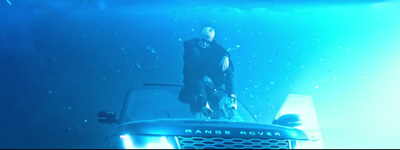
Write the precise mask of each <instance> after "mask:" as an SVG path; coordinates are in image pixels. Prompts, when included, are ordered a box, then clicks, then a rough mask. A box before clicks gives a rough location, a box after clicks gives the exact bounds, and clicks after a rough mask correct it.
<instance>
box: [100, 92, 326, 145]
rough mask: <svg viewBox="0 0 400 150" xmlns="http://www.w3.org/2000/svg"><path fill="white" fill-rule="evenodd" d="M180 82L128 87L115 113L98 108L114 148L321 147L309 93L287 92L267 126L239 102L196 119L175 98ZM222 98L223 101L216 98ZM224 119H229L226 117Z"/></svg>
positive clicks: (109, 142)
mask: <svg viewBox="0 0 400 150" xmlns="http://www.w3.org/2000/svg"><path fill="white" fill-rule="evenodd" d="M180 88H181V87H179V86H173V85H172V86H171V85H162V84H154V85H153V84H144V85H143V86H142V87H137V88H133V89H130V90H129V91H128V92H127V95H126V99H125V101H124V103H123V104H122V108H121V110H120V113H119V114H118V115H117V114H116V113H114V112H112V111H100V112H99V113H98V114H97V116H98V117H99V118H98V121H99V122H102V123H109V124H113V123H116V124H117V126H116V128H115V131H113V134H111V135H109V136H108V137H106V138H105V139H106V142H107V143H108V144H107V145H108V147H105V148H113V149H135V148H138V149H297V148H307V149H309V148H318V149H320V148H323V143H322V138H321V133H320V131H319V128H318V123H317V118H316V113H315V109H314V106H313V103H312V99H311V97H310V96H305V95H294V94H289V95H288V96H287V98H286V100H285V102H284V103H283V104H282V106H281V107H280V110H279V113H278V114H277V115H276V118H275V120H274V121H273V122H271V123H270V124H264V123H259V122H257V120H256V118H255V117H254V116H253V115H252V114H251V113H250V111H249V110H248V109H247V108H246V107H245V106H244V105H243V104H242V103H241V102H240V101H239V102H238V110H235V111H233V110H229V109H225V107H223V106H224V105H223V103H220V106H221V107H220V111H221V112H224V113H225V114H231V115H230V117H227V116H225V117H220V118H219V119H205V118H198V117H196V116H195V115H193V114H192V113H191V112H190V110H189V108H188V107H189V105H187V104H183V103H182V102H180V101H179V100H178V94H179V91H180ZM221 101H223V100H221ZM228 118H229V119H228Z"/></svg>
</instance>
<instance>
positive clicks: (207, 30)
mask: <svg viewBox="0 0 400 150" xmlns="http://www.w3.org/2000/svg"><path fill="white" fill-rule="evenodd" d="M214 36H215V30H214V29H213V28H211V27H204V28H203V30H201V38H203V39H205V40H207V41H210V42H211V41H212V40H213V39H214Z"/></svg>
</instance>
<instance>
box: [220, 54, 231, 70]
mask: <svg viewBox="0 0 400 150" xmlns="http://www.w3.org/2000/svg"><path fill="white" fill-rule="evenodd" d="M219 66H221V67H222V71H225V70H226V69H228V68H229V58H228V56H224V57H223V58H222V60H221V62H220V63H219Z"/></svg>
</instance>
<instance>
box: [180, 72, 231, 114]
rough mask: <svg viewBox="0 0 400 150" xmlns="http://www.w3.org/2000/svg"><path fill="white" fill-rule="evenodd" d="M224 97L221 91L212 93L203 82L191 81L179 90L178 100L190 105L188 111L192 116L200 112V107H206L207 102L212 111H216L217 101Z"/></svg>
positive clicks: (217, 108) (217, 107)
mask: <svg viewBox="0 0 400 150" xmlns="http://www.w3.org/2000/svg"><path fill="white" fill-rule="evenodd" d="M217 89H218V88H217ZM224 95H225V92H223V90H217V91H214V90H213V89H211V88H210V87H208V86H207V85H206V83H204V82H203V80H192V82H191V83H190V84H187V85H185V86H184V87H183V88H182V89H181V91H180V93H179V100H180V101H181V102H183V103H185V104H190V110H191V112H192V113H193V114H194V113H196V112H200V111H202V107H204V106H206V104H207V102H208V104H209V106H210V108H211V109H212V110H214V111H218V110H219V101H220V100H221V99H222V97H223V96H224Z"/></svg>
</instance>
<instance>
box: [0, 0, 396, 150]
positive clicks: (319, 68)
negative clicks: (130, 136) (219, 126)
mask: <svg viewBox="0 0 400 150" xmlns="http://www.w3.org/2000/svg"><path fill="white" fill-rule="evenodd" d="M11 4H12V5H11ZM399 18H400V5H399V2H398V1H377V0H376V1H359V2H357V1H355V2H353V1H352V2H349V1H346V2H345V1H339V0H337V1H331V2H319V1H312V0H309V1H304V2H292V1H281V2H277V1H275V2H274V1H269V2H265V1H251V2H247V3H246V2H241V1H223V2H220V3H216V2H206V3H202V2H198V1H193V2H182V1H179V0H177V1H173V2H172V4H170V3H168V1H163V0H158V1H157V0H155V1H147V2H146V1H119V2H112V1H107V0H81V1H78V0H76V1H61V0H59V1H51V0H48V1H41V2H38V1H28V0H26V1H22V0H21V1H13V0H9V1H7V0H4V1H3V2H0V70H1V72H0V85H1V86H0V99H1V102H2V104H1V105H0V117H1V119H2V121H1V123H0V148H102V146H104V137H105V136H106V135H108V133H109V130H111V129H112V127H113V126H112V125H107V124H100V123H98V122H97V121H96V114H97V112H98V111H100V110H104V109H106V110H114V111H117V110H119V108H120V105H121V102H122V101H123V98H124V96H125V93H126V91H127V90H128V89H129V88H130V87H134V86H136V85H140V84H141V83H146V82H151V83H168V84H182V78H183V76H182V69H183V60H182V54H183V47H182V42H183V41H184V40H188V39H190V38H193V37H198V36H199V32H200V29H201V28H202V27H203V26H212V27H213V28H215V30H216V37H215V38H216V41H217V42H219V43H220V44H221V45H222V46H224V47H225V48H226V49H228V50H229V51H230V53H231V56H232V60H233V63H234V66H235V77H234V82H235V84H236V89H237V95H238V98H239V99H240V100H241V101H242V102H243V103H244V104H245V105H246V106H247V107H249V108H250V109H251V111H252V113H253V114H254V115H256V117H257V118H258V120H259V121H261V122H265V123H270V122H272V120H273V118H274V117H275V115H276V113H277V111H278V109H279V107H280V105H281V104H282V102H283V100H284V99H285V98H286V96H287V94H302V95H310V96H312V98H313V101H314V105H315V109H316V111H317V117H318V122H319V127H320V130H321V132H322V135H323V140H324V144H325V148H399V146H398V144H396V142H397V139H398V136H397V135H398V134H399V133H400V130H399V129H398V128H397V125H398V124H399V123H400V120H399V119H398V117H397V115H398V114H400V110H399V109H398V107H399V106H400V96H399V95H398V90H399V89H400V79H399V78H398V77H399V76H400V59H399V58H400V36H399V35H400V28H399V27H400V20H399Z"/></svg>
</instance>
